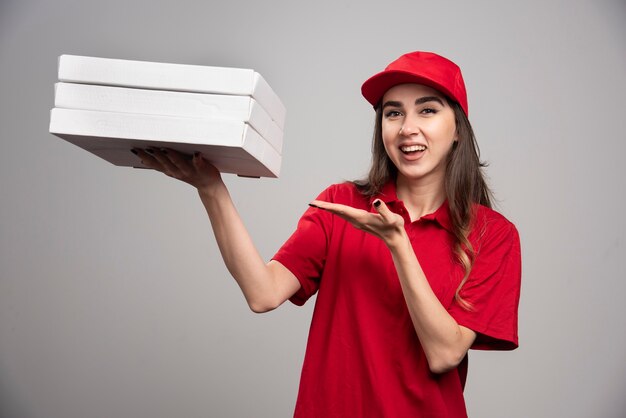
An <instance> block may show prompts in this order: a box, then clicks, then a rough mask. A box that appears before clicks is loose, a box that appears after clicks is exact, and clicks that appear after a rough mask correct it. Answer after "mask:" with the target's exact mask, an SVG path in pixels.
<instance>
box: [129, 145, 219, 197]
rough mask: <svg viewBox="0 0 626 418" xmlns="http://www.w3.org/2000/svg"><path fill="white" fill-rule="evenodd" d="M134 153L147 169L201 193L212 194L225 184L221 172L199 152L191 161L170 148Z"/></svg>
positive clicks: (135, 151)
mask: <svg viewBox="0 0 626 418" xmlns="http://www.w3.org/2000/svg"><path fill="white" fill-rule="evenodd" d="M132 151H133V153H134V154H136V155H137V156H138V157H139V158H140V159H141V163H142V164H143V165H145V166H146V167H148V168H151V169H153V170H157V171H160V172H161V173H163V174H165V175H167V176H169V177H173V178H175V179H178V180H180V181H184V182H185V183H187V184H190V185H192V186H194V187H195V188H197V189H198V191H200V192H204V193H209V194H210V193H211V191H212V190H214V189H216V188H218V187H220V186H223V184H224V183H223V182H222V176H221V175H220V172H219V170H218V169H217V168H215V166H213V165H212V164H211V163H209V162H208V161H207V160H206V159H205V158H204V157H203V156H202V154H200V153H199V152H197V153H195V154H194V155H193V157H191V159H190V158H189V157H188V156H185V155H183V154H181V153H179V152H178V151H175V150H173V149H169V148H168V149H163V148H160V149H158V148H147V149H145V150H142V149H138V148H134V149H133V150H132Z"/></svg>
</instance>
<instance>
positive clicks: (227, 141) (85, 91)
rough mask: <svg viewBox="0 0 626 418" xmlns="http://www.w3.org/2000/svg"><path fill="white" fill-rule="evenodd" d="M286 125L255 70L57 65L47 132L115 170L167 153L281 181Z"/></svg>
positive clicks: (67, 60)
mask: <svg viewBox="0 0 626 418" xmlns="http://www.w3.org/2000/svg"><path fill="white" fill-rule="evenodd" d="M284 123H285V107H284V105H283V104H282V102H281V100H280V99H279V98H278V96H277V95H276V93H275V92H274V91H273V90H272V88H271V87H270V86H269V84H268V83H267V82H266V81H265V80H264V79H263V77H261V75H260V74H259V73H257V72H255V71H254V70H251V69H242V68H226V67H212V66H200V65H183V64H169V63H157V62H146V61H130V60H121V59H108V58H96V57H85V56H75V55H62V56H60V57H59V82H58V83H56V85H55V101H54V108H53V109H52V111H51V114H50V132H51V133H53V134H54V135H56V136H58V137H60V138H63V139H65V140H67V141H69V142H70V143H72V144H74V145H77V146H79V147H81V148H83V149H85V150H87V151H89V152H91V153H93V154H95V155H97V156H99V157H101V158H103V159H105V160H107V161H109V162H111V163H113V164H115V165H118V166H129V167H141V166H142V164H141V161H140V159H139V158H138V157H137V156H136V155H135V154H133V153H132V152H131V150H132V149H134V148H140V149H148V148H159V149H162V148H169V149H174V150H177V151H179V152H181V153H183V154H185V155H188V156H190V155H193V154H194V153H196V152H201V153H202V155H203V156H204V157H205V158H206V159H207V160H209V161H210V162H211V163H212V164H213V165H215V166H216V167H217V168H218V169H219V170H220V171H221V172H224V173H234V174H238V175H240V176H246V177H278V175H279V174H280V166H281V159H282V145H283V129H284Z"/></svg>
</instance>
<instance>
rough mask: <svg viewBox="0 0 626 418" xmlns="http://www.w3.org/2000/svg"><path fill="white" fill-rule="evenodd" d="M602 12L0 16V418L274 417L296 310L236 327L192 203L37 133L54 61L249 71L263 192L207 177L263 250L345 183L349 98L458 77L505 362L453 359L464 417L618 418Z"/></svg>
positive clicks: (616, 224) (617, 179)
mask: <svg viewBox="0 0 626 418" xmlns="http://www.w3.org/2000/svg"><path fill="white" fill-rule="evenodd" d="M625 18H626V6H625V4H624V2H623V0H613V1H611V0H595V1H580V0H574V1H566V0H557V1H547V2H546V1H527V2H495V1H494V2H489V1H471V2H461V1H459V2H447V1H437V2H432V1H431V2H418V1H404V0H397V1H394V2H383V1H377V2H372V1H344V0H334V1H326V0H324V1H316V2H298V1H287V0H284V1H276V0H272V1H252V0H248V1H245V0H230V1H225V2H215V1H205V2H201V1H191V0H178V1H175V2H174V1H172V2H167V1H163V0H150V1H148V0H138V1H128V0H124V1H122V0H108V1H97V2H96V1H93V0H82V1H76V0H74V1H72V0H57V1H47V0H46V1H44V0H1V2H0V92H1V93H0V138H1V140H2V142H1V144H2V147H3V148H2V152H0V196H2V197H1V199H2V203H1V204H0V416H2V417H10V418H83V417H87V418H98V417H173V416H176V417H185V418H187V417H189V418H191V417H286V416H290V414H291V412H292V408H293V404H294V401H295V396H296V392H297V383H298V378H299V371H300V366H301V362H302V358H303V354H304V347H305V343H306V336H307V331H308V325H309V321H310V316H311V312H312V305H313V304H312V303H309V304H307V305H308V306H305V307H304V308H296V307H294V306H291V305H289V304H286V305H285V306H283V307H281V308H280V309H279V310H277V311H274V312H272V313H269V314H267V315H254V314H252V313H250V312H249V311H248V310H247V307H246V305H245V302H244V300H243V297H242V296H241V295H240V293H239V290H238V288H237V286H236V284H235V283H234V282H233V281H232V279H231V278H230V277H229V275H228V273H227V271H226V270H225V268H224V266H223V265H222V262H221V259H220V257H219V255H218V251H217V248H216V245H215V243H214V241H213V238H212V235H211V231H210V228H209V224H208V221H207V219H206V217H205V214H204V211H203V208H202V206H201V204H200V202H199V199H198V198H197V196H196V193H195V191H194V190H192V189H191V188H190V187H188V186H186V185H184V184H182V183H180V184H179V183H177V182H175V181H173V180H171V179H169V178H167V177H165V176H162V175H159V174H158V173H154V172H148V171H134V170H132V169H123V168H116V167H113V166H110V165H108V164H107V163H106V162H104V161H102V160H99V159H97V158H96V157H94V156H92V155H91V154H88V153H86V152H84V151H82V150H81V149H79V148H76V147H74V146H72V145H70V144H68V143H66V142H64V141H62V140H60V139H58V138H56V137H54V136H52V135H50V134H49V133H47V130H48V122H49V109H50V108H51V107H52V105H53V84H54V82H55V79H56V72H55V71H56V59H57V56H58V55H60V54H62V53H71V54H82V55H94V56H104V57H112V58H128V59H141V60H152V61H164V62H179V63H190V64H206V65H222V66H233V67H247V68H254V69H256V70H257V71H259V72H260V73H261V74H263V75H264V76H265V78H266V79H267V80H268V81H269V83H270V84H271V85H272V86H273V87H274V88H275V90H276V91H277V93H278V94H279V95H280V96H281V97H282V98H283V100H284V102H285V104H286V106H287V108H288V120H287V127H286V133H285V148H284V164H283V172H282V176H281V178H280V179H278V180H268V179H262V180H250V179H240V178H237V177H234V176H230V175H228V176H225V177H226V182H227V184H228V185H229V186H230V190H231V192H232V194H233V196H234V199H235V201H236V203H237V205H238V207H239V209H240V212H241V215H242V217H243V218H244V220H245V222H246V223H247V225H248V226H249V229H250V231H251V234H252V235H253V237H254V239H255V241H256V243H257V245H258V248H259V250H260V252H261V253H262V255H263V256H264V257H266V258H269V257H271V255H272V254H273V253H274V251H275V250H276V249H277V248H278V247H279V245H280V244H281V243H282V242H283V241H284V240H285V239H286V238H287V237H288V236H289V234H290V233H291V231H292V230H293V228H294V227H295V223H296V221H297V219H298V217H299V215H300V214H301V213H302V212H303V211H304V209H305V208H306V203H307V202H308V201H310V200H311V199H312V198H313V197H314V196H316V194H317V193H318V192H319V191H320V190H322V189H323V188H324V187H325V186H327V185H328V184H330V183H332V182H338V181H342V180H344V179H353V178H355V177H360V176H361V175H362V174H363V173H364V172H365V170H366V168H367V165H368V162H369V141H370V132H371V129H372V122H373V114H372V111H371V109H370V108H369V106H368V105H367V103H366V102H365V101H364V100H363V99H362V98H361V97H360V90H359V88H360V85H361V82H362V81H363V80H365V79H366V78H367V77H368V76H370V75H371V74H373V73H374V72H376V71H378V70H380V69H382V67H383V66H384V65H385V64H386V63H387V62H389V61H391V60H392V59H395V58H396V57H397V56H399V55H400V54H402V53H404V52H407V51H412V50H416V49H422V50H432V51H437V52H440V53H442V54H444V55H446V56H449V57H450V58H452V59H454V60H455V61H457V62H458V63H459V64H460V65H461V67H462V68H463V70H464V74H465V78H466V82H467V87H468V90H469V98H470V118H471V120H472V122H473V124H474V127H475V130H476V132H477V135H478V138H479V142H480V145H481V148H482V155H483V157H484V158H485V159H486V160H488V161H489V162H490V163H491V165H490V167H489V169H488V173H489V177H490V180H491V185H492V186H493V188H494V189H495V190H496V194H497V198H498V201H499V209H500V210H501V211H502V212H503V213H504V214H505V215H506V216H507V217H509V218H510V219H511V220H512V221H514V222H515V223H516V224H517V226H518V228H519V230H520V231H521V237H522V241H523V255H524V279H523V294H522V301H521V309H520V336H521V347H520V348H519V349H518V350H517V351H514V352H507V353H499V352H488V353H484V352H472V353H471V361H470V363H471V365H470V378H469V382H468V388H467V390H466V394H467V401H468V404H469V410H470V413H471V416H473V417H483V418H489V417H492V418H501V417H511V418H525V417H539V418H540V417H546V418H552V417H581V418H582V417H612V418H618V417H623V416H625V415H626V400H625V397H624V393H626V361H624V358H623V356H624V353H625V352H626V335H625V334H626V331H625V330H626V307H625V306H626V305H625V304H624V295H625V293H626V280H625V279H626V274H625V273H626V272H625V268H624V265H625V264H624V258H625V256H626V252H625V250H624V245H625V238H626V227H625V224H626V221H625V217H624V213H626V202H625V197H626V196H625V190H626V187H624V174H623V172H622V170H623V167H624V164H623V159H624V156H625V155H626V141H625V140H626V134H625V132H626V122H625V120H626V118H625V117H624V115H623V113H624V100H623V98H624V97H626V83H625V81H624V75H625V74H626V25H625V24H624V22H626V19H625Z"/></svg>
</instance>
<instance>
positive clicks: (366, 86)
mask: <svg viewBox="0 0 626 418" xmlns="http://www.w3.org/2000/svg"><path fill="white" fill-rule="evenodd" d="M406 83H417V84H423V85H425V86H428V87H432V88H434V89H435V90H437V91H440V92H441V93H443V94H444V95H446V96H447V97H448V98H452V97H454V95H453V94H452V93H451V92H449V91H448V90H447V89H446V88H444V87H443V86H442V85H440V84H439V83H436V82H434V81H432V80H429V79H427V78H424V77H420V76H417V75H415V74H412V73H409V72H406V71H400V70H387V71H382V72H380V73H378V74H375V75H373V76H372V77H370V78H369V79H367V80H366V81H365V83H363V85H362V86H361V93H362V94H363V97H365V100H367V101H368V102H369V103H370V104H371V105H372V106H373V107H374V108H376V107H377V106H378V104H379V103H380V101H381V100H382V98H383V96H384V95H385V93H386V92H387V90H389V89H390V88H392V87H394V86H397V85H398V84H406Z"/></svg>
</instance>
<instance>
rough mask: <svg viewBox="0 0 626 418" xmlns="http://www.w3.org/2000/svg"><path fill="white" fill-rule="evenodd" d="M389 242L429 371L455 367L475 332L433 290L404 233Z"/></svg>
mask: <svg viewBox="0 0 626 418" xmlns="http://www.w3.org/2000/svg"><path fill="white" fill-rule="evenodd" d="M395 241H396V242H395V244H394V245H390V246H389V248H390V250H391V254H392V257H393V262H394V264H395V267H396V271H397V273H398V277H399V279H400V284H401V286H402V292H403V294H404V298H405V300H406V304H407V307H408V310H409V313H410V315H411V320H412V321H413V326H414V327H415V332H416V333H417V336H418V338H419V340H420V343H421V345H422V347H423V348H424V352H425V354H426V358H427V359H428V364H429V367H430V369H431V371H432V372H434V373H442V372H445V371H448V370H450V369H452V368H454V367H456V366H457V365H458V364H459V363H460V362H461V360H463V358H464V357H465V354H466V353H467V350H468V349H469V347H470V346H471V344H472V343H473V341H474V339H475V336H476V334H475V333H474V332H473V331H471V330H469V329H468V328H465V327H462V326H459V324H458V323H457V322H456V321H455V319H454V318H453V317H452V316H450V314H449V313H448V311H447V310H446V309H445V308H444V307H443V305H442V304H441V302H439V299H438V298H437V296H436V295H435V293H434V292H433V290H432V288H431V287H430V284H429V283H428V280H427V279H426V276H425V275H424V272H423V270H422V267H421V266H420V264H419V261H418V259H417V257H416V255H415V252H414V251H413V246H412V245H411V242H410V241H409V239H408V237H407V236H406V234H403V236H402V237H401V238H400V239H397V240H395Z"/></svg>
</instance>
